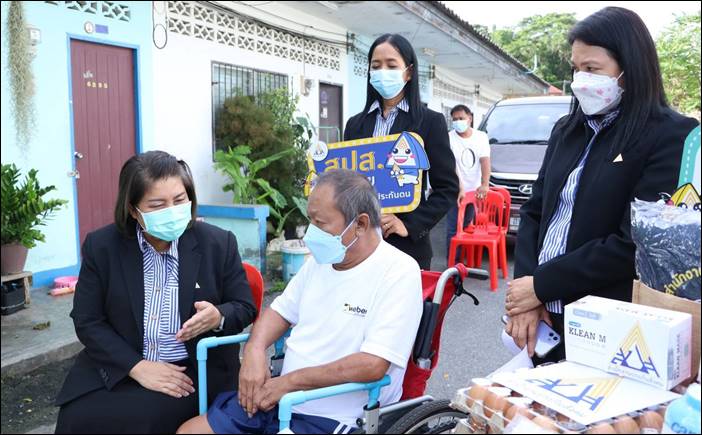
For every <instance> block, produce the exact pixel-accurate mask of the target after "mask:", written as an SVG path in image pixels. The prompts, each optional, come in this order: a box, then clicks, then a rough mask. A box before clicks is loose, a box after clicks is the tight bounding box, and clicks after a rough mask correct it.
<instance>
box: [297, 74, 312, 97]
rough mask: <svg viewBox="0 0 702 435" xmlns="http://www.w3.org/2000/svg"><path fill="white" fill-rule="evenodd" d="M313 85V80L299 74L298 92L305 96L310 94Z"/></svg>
mask: <svg viewBox="0 0 702 435" xmlns="http://www.w3.org/2000/svg"><path fill="white" fill-rule="evenodd" d="M313 87H314V80H312V79H308V78H305V76H300V94H302V95H304V96H305V97H307V96H309V95H310V92H312V88H313Z"/></svg>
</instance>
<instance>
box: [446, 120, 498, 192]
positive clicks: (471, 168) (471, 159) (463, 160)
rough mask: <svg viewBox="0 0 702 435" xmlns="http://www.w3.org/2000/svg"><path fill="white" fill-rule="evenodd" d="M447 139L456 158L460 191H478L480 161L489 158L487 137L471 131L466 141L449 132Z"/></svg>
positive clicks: (454, 131) (452, 131)
mask: <svg viewBox="0 0 702 435" xmlns="http://www.w3.org/2000/svg"><path fill="white" fill-rule="evenodd" d="M449 139H450V140H451V151H453V155H454V157H455V158H456V168H457V170H458V178H459V179H460V180H461V189H463V190H464V191H465V192H471V191H474V190H476V189H478V187H480V184H481V176H482V171H481V169H480V159H482V158H483V157H490V140H489V139H488V135H487V134H485V133H484V132H482V131H478V130H475V129H473V134H471V136H470V137H469V138H468V139H464V138H462V137H461V136H459V135H458V133H456V130H451V131H450V132H449Z"/></svg>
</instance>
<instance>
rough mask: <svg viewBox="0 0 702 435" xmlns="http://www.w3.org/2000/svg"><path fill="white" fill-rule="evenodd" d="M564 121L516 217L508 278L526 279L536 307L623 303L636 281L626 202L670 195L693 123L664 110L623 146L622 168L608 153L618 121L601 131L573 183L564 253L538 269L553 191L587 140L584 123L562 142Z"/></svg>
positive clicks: (588, 131)
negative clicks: (583, 301) (601, 300)
mask: <svg viewBox="0 0 702 435" xmlns="http://www.w3.org/2000/svg"><path fill="white" fill-rule="evenodd" d="M564 121H565V118H564V119H563V120H561V121H559V123H557V124H556V126H555V127H554V130H553V132H552V134H551V138H550V140H549V144H548V149H547V151H546V156H545V158H544V162H543V165H542V166H541V170H540V172H539V177H538V179H537V180H536V182H535V183H534V186H533V192H532V196H531V198H530V199H529V201H527V202H526V204H524V205H523V206H522V208H521V211H520V215H521V223H520V225H519V233H518V235H517V245H516V248H515V265H514V276H515V278H519V277H522V276H529V275H530V276H533V277H534V288H535V290H536V296H537V297H538V298H539V300H540V301H542V302H548V301H554V300H558V299H562V300H563V302H564V303H565V304H567V303H570V302H573V301H575V300H577V299H580V298H581V297H583V296H585V295H597V296H602V297H606V298H610V299H619V300H623V301H630V300H631V291H632V283H633V280H634V279H635V277H636V271H635V267H634V253H635V246H634V243H633V242H632V240H631V216H630V214H631V207H630V204H631V201H633V200H634V198H638V199H641V200H646V201H656V200H657V199H658V196H659V195H658V194H659V193H661V192H668V193H672V192H673V191H675V189H676V187H677V183H678V176H679V172H680V161H681V158H682V151H683V144H684V141H685V138H686V137H687V135H688V134H689V133H690V131H691V130H692V129H693V128H695V127H696V126H697V124H698V123H697V121H696V120H694V119H692V118H686V117H684V116H682V115H680V114H678V113H676V112H674V111H673V110H670V109H664V110H663V112H662V113H661V114H659V115H656V116H653V117H652V118H651V119H650V120H649V122H648V123H647V125H646V127H645V129H644V131H643V132H642V134H641V136H640V138H639V139H638V141H637V142H635V143H632V144H630V145H629V146H627V147H625V148H624V151H623V152H622V153H621V156H622V159H623V161H621V162H614V160H617V159H616V157H617V156H616V155H614V153H612V152H611V150H612V147H613V138H614V133H616V131H615V129H616V128H617V124H616V122H617V121H616V120H615V122H614V124H613V125H612V126H610V127H609V128H606V129H605V130H603V131H602V132H601V133H600V136H598V137H597V139H596V140H595V143H593V145H592V148H591V150H590V154H589V156H588V159H587V162H586V164H585V168H584V169H583V173H582V175H581V178H580V184H579V187H578V192H577V196H576V199H575V206H574V208H573V216H572V218H571V223H570V232H569V233H568V240H567V247H566V253H565V254H564V255H562V256H560V257H556V258H554V259H553V260H551V261H549V262H547V263H545V264H543V265H541V266H538V257H539V252H540V250H541V247H542V245H543V242H544V237H545V235H546V230H547V228H548V224H549V222H550V220H551V218H552V216H553V213H554V212H555V209H556V206H557V203H558V197H559V195H560V192H561V190H562V188H563V186H564V185H565V182H566V179H567V177H568V175H569V174H570V173H571V171H572V170H573V169H574V168H575V167H576V165H577V163H578V160H579V158H580V156H581V155H582V153H583V151H584V150H585V148H586V146H587V143H588V142H589V140H590V138H591V137H592V135H593V132H592V130H591V129H590V128H589V127H588V126H586V125H585V124H584V123H583V124H582V125H580V126H579V127H578V128H577V129H576V131H574V132H573V133H572V134H570V135H568V136H567V137H564V128H563V125H564Z"/></svg>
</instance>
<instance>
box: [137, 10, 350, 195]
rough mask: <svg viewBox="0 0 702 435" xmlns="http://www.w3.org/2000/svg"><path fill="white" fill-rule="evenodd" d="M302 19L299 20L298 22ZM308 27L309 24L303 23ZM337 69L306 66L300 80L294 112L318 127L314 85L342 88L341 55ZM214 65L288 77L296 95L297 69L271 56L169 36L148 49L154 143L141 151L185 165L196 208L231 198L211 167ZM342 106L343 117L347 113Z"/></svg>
mask: <svg viewBox="0 0 702 435" xmlns="http://www.w3.org/2000/svg"><path fill="white" fill-rule="evenodd" d="M298 19H300V20H304V18H298ZM308 22H309V21H308ZM341 57H342V58H341V68H340V70H339V71H335V70H332V69H327V68H320V67H317V66H312V65H306V66H305V67H304V75H305V77H307V78H308V79H313V80H314V81H315V85H314V87H313V88H312V90H311V92H310V94H309V96H307V97H304V96H301V97H300V104H299V109H300V110H301V111H303V112H307V113H308V114H309V115H310V118H311V119H312V121H313V122H314V123H315V125H318V123H319V119H318V118H319V84H318V82H319V81H320V80H321V81H324V82H327V83H332V84H340V85H344V98H343V100H344V105H346V101H348V98H347V97H346V92H347V89H346V88H347V86H345V84H346V81H347V58H346V52H345V50H342V56H341ZM213 61H217V62H222V63H228V64H231V65H236V66H242V67H248V68H254V69H259V70H264V71H270V72H276V73H282V74H286V75H288V77H289V78H290V79H291V82H292V90H293V92H295V93H296V94H299V91H300V77H301V76H302V75H303V65H302V63H300V62H293V61H290V60H286V59H281V58H279V57H274V56H271V55H264V54H260V53H256V52H252V51H248V50H242V49H239V48H235V47H231V46H227V45H222V44H218V43H216V42H210V41H205V40H202V39H197V38H195V37H190V36H184V35H179V34H175V33H172V32H170V33H169V34H168V44H167V45H166V47H165V48H164V49H163V50H154V62H153V63H154V77H153V79H154V80H153V83H154V111H155V113H154V120H155V129H154V136H155V140H154V143H153V144H145V146H144V148H145V151H148V150H151V149H162V150H164V151H168V152H170V153H172V154H174V155H176V156H177V157H179V158H182V159H183V160H185V161H186V162H188V164H189V165H190V167H191V169H192V171H193V175H194V177H195V183H196V186H197V193H198V201H199V202H200V203H201V204H218V205H226V204H231V202H232V197H231V193H225V192H223V191H222V186H223V185H224V182H225V178H224V177H223V176H222V175H220V174H218V173H216V172H215V170H214V167H213V152H212V86H211V76H212V65H211V62H213ZM347 111H348V110H347V108H346V107H344V113H347Z"/></svg>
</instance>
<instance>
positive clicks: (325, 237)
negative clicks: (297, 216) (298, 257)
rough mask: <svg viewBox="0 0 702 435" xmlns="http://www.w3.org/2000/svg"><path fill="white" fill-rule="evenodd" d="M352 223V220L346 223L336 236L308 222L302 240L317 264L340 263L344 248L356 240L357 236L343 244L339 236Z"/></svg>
mask: <svg viewBox="0 0 702 435" xmlns="http://www.w3.org/2000/svg"><path fill="white" fill-rule="evenodd" d="M354 221H355V220H354ZM352 224H353V221H352V222H351V223H350V224H348V226H347V227H346V228H345V229H344V231H342V232H341V234H339V235H338V236H334V235H332V234H329V233H328V232H326V231H324V230H321V229H319V227H316V226H315V225H312V224H310V226H309V228H307V233H305V237H304V238H303V239H302V240H304V242H305V245H307V247H308V248H309V249H310V252H312V256H313V257H314V259H315V260H316V261H317V263H318V264H337V263H341V262H342V261H344V257H346V250H347V249H349V248H350V247H351V246H353V244H354V243H356V240H358V237H356V238H355V239H353V242H351V244H350V245H349V246H344V243H343V242H342V241H341V238H342V237H344V234H345V233H346V231H348V229H349V228H351V225H352Z"/></svg>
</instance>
